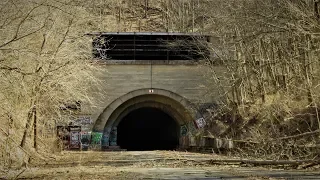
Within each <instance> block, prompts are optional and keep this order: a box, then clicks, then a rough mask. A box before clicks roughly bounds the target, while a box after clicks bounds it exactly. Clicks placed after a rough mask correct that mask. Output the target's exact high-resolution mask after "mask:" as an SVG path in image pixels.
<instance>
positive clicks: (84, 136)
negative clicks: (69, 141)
mask: <svg viewBox="0 0 320 180" xmlns="http://www.w3.org/2000/svg"><path fill="white" fill-rule="evenodd" d="M90 139H91V132H87V131H82V132H81V143H82V145H89V144H90Z"/></svg>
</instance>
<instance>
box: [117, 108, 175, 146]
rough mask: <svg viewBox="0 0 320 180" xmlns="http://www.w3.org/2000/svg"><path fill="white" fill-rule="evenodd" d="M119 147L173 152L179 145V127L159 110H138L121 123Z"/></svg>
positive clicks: (119, 126) (124, 118)
mask: <svg viewBox="0 0 320 180" xmlns="http://www.w3.org/2000/svg"><path fill="white" fill-rule="evenodd" d="M118 145H119V146H120V147H121V148H123V149H127V150H139V151H141V150H173V149H175V148H177V147H178V145H179V125H178V123H177V122H176V120H175V119H174V118H172V117H171V116H170V115H168V114H167V113H165V112H164V111H162V110H160V109H158V108H154V107H142V108H138V109H136V110H133V111H132V112H130V113H128V114H127V115H126V116H125V117H123V119H122V120H121V121H120V123H119V125H118Z"/></svg>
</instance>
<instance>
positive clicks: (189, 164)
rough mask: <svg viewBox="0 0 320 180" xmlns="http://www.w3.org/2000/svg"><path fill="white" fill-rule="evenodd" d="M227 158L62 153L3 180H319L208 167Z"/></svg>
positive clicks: (312, 174)
mask: <svg viewBox="0 0 320 180" xmlns="http://www.w3.org/2000/svg"><path fill="white" fill-rule="evenodd" d="M227 158H228V159H229V157H224V156H219V155H212V154H200V153H190V152H176V151H128V152H94V151H88V152H63V154H62V155H59V156H54V159H53V158H52V159H51V160H48V161H44V160H39V159H38V160H32V161H31V165H29V167H28V168H27V169H23V170H10V171H9V172H7V173H6V174H1V176H0V177H2V178H4V179H10V178H17V179H132V180H133V179H320V172H319V171H302V170H283V169H267V168H265V167H264V168H261V167H260V168H257V167H241V166H239V165H212V164H209V163H207V162H208V161H205V160H208V159H227ZM18 174H19V176H18Z"/></svg>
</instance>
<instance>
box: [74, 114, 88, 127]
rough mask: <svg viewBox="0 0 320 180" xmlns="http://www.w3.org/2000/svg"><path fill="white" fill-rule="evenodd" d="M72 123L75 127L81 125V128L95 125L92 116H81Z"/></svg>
mask: <svg viewBox="0 0 320 180" xmlns="http://www.w3.org/2000/svg"><path fill="white" fill-rule="evenodd" d="M71 122H72V123H73V124H75V125H81V126H86V125H90V124H92V123H93V121H92V119H91V117H90V116H79V117H76V118H75V119H72V120H71Z"/></svg>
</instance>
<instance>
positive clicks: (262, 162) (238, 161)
mask: <svg viewBox="0 0 320 180" xmlns="http://www.w3.org/2000/svg"><path fill="white" fill-rule="evenodd" d="M210 162H211V163H212V164H221V163H224V164H225V163H227V164H253V165H301V164H305V163H320V160H295V161H289V160H280V161H275V160H243V159H226V160H221V159H212V160H211V161H210Z"/></svg>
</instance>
